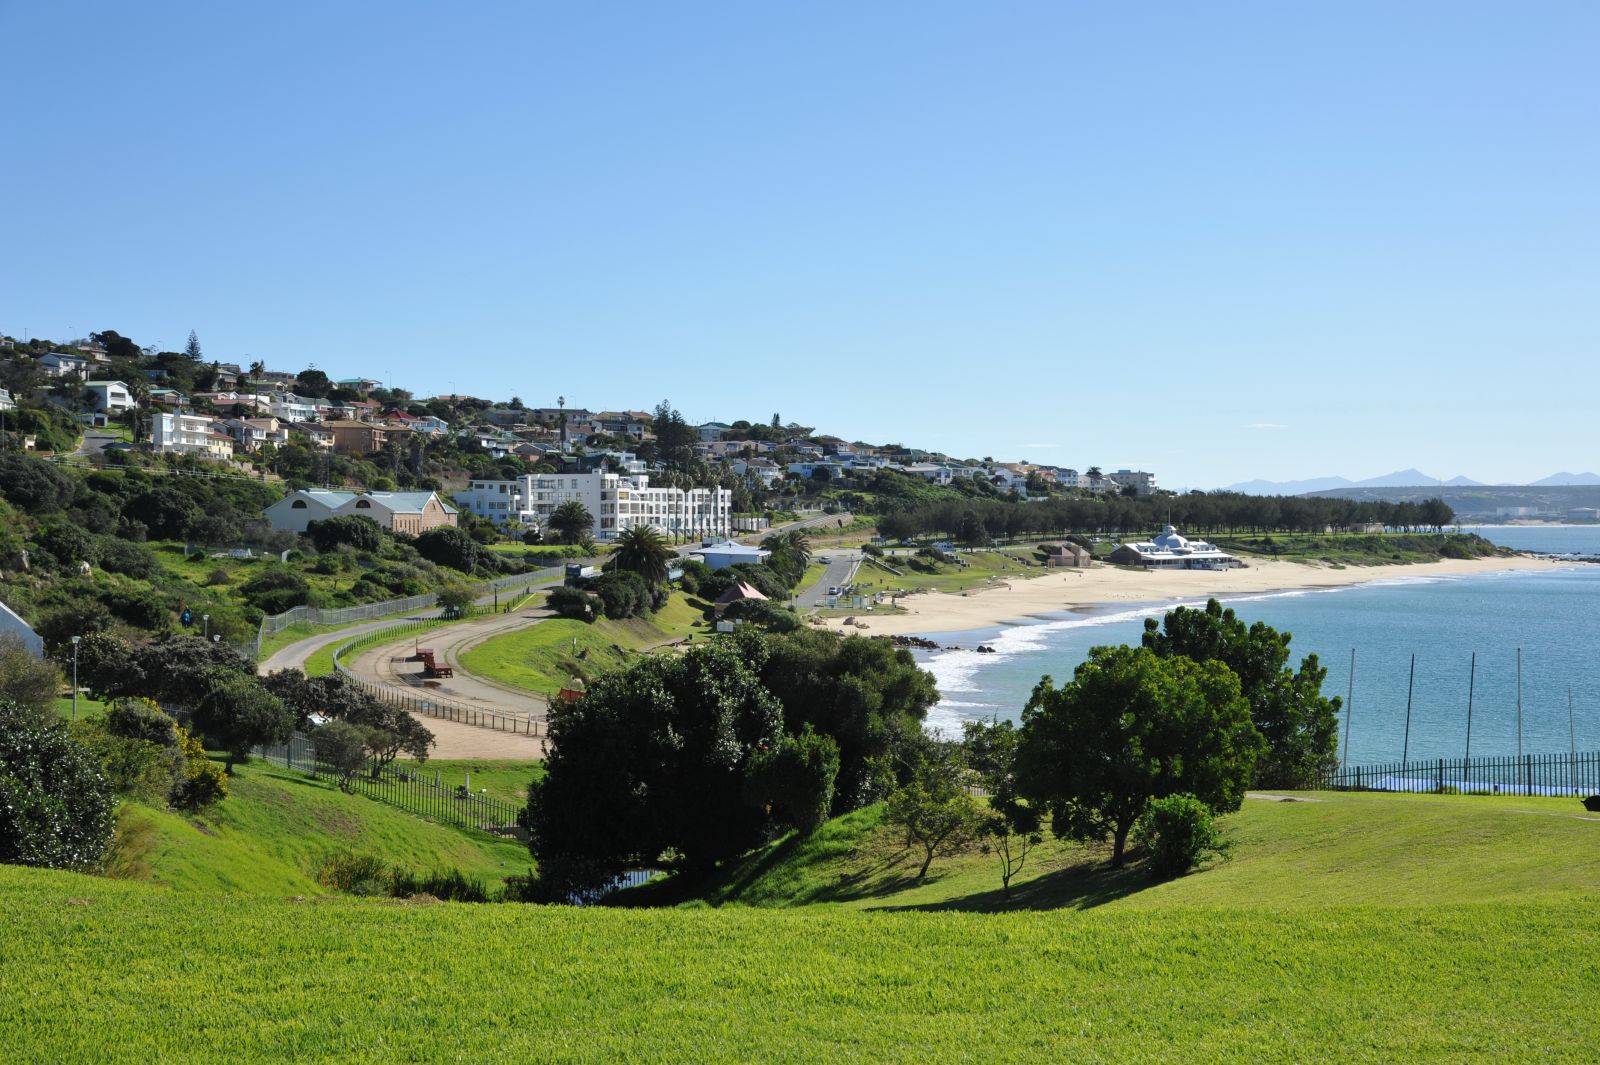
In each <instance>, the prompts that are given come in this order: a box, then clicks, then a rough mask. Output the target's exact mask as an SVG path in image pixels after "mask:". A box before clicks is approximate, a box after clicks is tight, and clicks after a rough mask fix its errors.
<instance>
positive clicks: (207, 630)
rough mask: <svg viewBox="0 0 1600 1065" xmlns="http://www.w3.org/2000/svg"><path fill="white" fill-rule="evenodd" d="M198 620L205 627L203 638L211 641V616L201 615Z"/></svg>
mask: <svg viewBox="0 0 1600 1065" xmlns="http://www.w3.org/2000/svg"><path fill="white" fill-rule="evenodd" d="M200 619H201V621H202V622H203V623H204V625H205V637H206V639H208V640H209V639H211V615H210V614H201V615H200Z"/></svg>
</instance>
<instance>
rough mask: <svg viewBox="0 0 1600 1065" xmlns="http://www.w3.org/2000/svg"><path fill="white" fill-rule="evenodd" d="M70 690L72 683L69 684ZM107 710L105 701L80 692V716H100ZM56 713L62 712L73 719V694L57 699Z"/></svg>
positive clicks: (69, 718) (65, 716)
mask: <svg viewBox="0 0 1600 1065" xmlns="http://www.w3.org/2000/svg"><path fill="white" fill-rule="evenodd" d="M68 690H69V691H70V690H71V685H70V683H69V685H68ZM105 712H106V704H105V703H103V702H101V701H100V700H99V699H91V698H89V697H88V696H87V695H85V694H83V693H82V692H79V693H78V717H80V718H91V717H99V716H100V715H101V714H104V713H105ZM56 713H58V714H60V715H61V716H62V717H64V718H66V719H68V720H69V721H70V720H71V719H72V696H70V695H68V696H65V697H63V698H60V699H57V700H56Z"/></svg>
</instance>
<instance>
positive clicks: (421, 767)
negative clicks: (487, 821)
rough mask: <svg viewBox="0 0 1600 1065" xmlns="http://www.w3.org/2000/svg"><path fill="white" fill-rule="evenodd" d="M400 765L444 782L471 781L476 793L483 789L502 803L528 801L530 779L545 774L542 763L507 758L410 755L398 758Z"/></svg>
mask: <svg viewBox="0 0 1600 1065" xmlns="http://www.w3.org/2000/svg"><path fill="white" fill-rule="evenodd" d="M395 764H396V765H397V766H409V767H411V768H413V769H416V770H417V771H418V772H420V773H422V774H424V775H425V776H426V777H427V778H428V779H432V777H433V774H434V773H438V774H439V779H440V781H441V782H442V783H444V784H466V783H469V780H470V784H471V787H472V790H473V791H474V792H477V791H480V790H481V791H483V792H484V793H485V794H487V795H488V796H489V798H491V799H499V800H501V801H502V802H514V803H524V802H527V801H528V782H529V781H531V780H533V779H534V778H535V777H542V776H544V763H543V762H523V761H511V760H507V759H470V760H453V759H446V758H430V759H428V761H427V762H425V763H421V764H419V763H417V762H414V761H412V760H411V759H409V758H401V759H398V760H397V761H396V762H395ZM469 775H470V777H469Z"/></svg>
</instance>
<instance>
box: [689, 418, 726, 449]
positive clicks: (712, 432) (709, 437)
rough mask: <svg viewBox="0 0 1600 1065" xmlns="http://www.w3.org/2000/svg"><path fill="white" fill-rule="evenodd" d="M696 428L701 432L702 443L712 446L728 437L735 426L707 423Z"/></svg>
mask: <svg viewBox="0 0 1600 1065" xmlns="http://www.w3.org/2000/svg"><path fill="white" fill-rule="evenodd" d="M695 428H696V429H698V430H699V432H700V441H701V443H705V444H710V443H714V442H715V441H718V440H721V439H722V438H723V437H724V436H727V435H728V434H729V433H730V432H732V431H733V426H731V425H726V424H724V423H722V422H706V423H705V424H704V425H699V426H696V427H695Z"/></svg>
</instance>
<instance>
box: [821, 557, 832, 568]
mask: <svg viewBox="0 0 1600 1065" xmlns="http://www.w3.org/2000/svg"><path fill="white" fill-rule="evenodd" d="M817 561H818V562H820V563H822V564H823V565H824V566H831V565H833V556H832V555H823V556H822V557H821V558H818V559H817Z"/></svg>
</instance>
